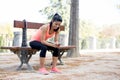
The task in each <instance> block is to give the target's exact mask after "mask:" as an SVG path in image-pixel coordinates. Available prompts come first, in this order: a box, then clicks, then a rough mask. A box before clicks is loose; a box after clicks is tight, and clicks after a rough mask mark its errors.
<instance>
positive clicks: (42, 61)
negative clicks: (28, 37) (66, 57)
mask: <svg viewBox="0 0 120 80" xmlns="http://www.w3.org/2000/svg"><path fill="white" fill-rule="evenodd" d="M30 46H31V47H32V48H33V49H38V50H41V52H40V55H39V56H40V69H39V71H40V72H41V73H42V74H48V72H47V71H46V69H45V65H44V64H45V57H46V51H47V47H46V46H45V45H43V44H42V43H40V42H38V41H32V42H30Z"/></svg>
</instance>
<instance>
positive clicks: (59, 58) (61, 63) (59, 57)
mask: <svg viewBox="0 0 120 80" xmlns="http://www.w3.org/2000/svg"><path fill="white" fill-rule="evenodd" d="M63 54H64V51H62V52H60V53H59V56H58V60H59V62H60V63H59V65H64V63H63V62H62V60H61V57H62V55H63Z"/></svg>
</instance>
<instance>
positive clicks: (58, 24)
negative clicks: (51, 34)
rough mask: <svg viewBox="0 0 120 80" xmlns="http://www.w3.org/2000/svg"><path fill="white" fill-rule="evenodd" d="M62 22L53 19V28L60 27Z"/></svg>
mask: <svg viewBox="0 0 120 80" xmlns="http://www.w3.org/2000/svg"><path fill="white" fill-rule="evenodd" d="M60 24H61V22H60V21H53V23H52V29H57V28H59V27H60Z"/></svg>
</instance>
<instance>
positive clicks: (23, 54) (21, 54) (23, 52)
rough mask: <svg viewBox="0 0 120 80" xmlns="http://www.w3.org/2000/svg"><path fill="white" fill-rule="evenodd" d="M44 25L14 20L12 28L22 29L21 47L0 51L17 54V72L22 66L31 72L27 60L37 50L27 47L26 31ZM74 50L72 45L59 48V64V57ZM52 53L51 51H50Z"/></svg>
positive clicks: (62, 29) (62, 28) (5, 47)
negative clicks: (18, 61)
mask: <svg viewBox="0 0 120 80" xmlns="http://www.w3.org/2000/svg"><path fill="white" fill-rule="evenodd" d="M42 25H44V24H43V23H35V22H27V21H26V20H23V21H18V20H14V27H15V28H22V43H21V46H10V47H8V46H1V47H0V49H9V50H10V51H12V52H13V53H14V54H17V56H18V58H19V59H20V62H21V64H20V65H19V66H18V68H17V70H21V69H22V66H23V64H26V65H27V69H28V70H33V68H32V66H31V65H30V64H29V60H30V59H31V57H32V55H33V54H35V53H36V52H37V51H38V50H36V49H32V48H31V47H30V46H28V45H27V29H38V28H39V27H41V26H42ZM60 30H61V31H64V30H65V29H64V26H60ZM73 48H75V46H74V45H69V46H60V47H59V49H60V53H59V57H58V60H59V62H60V64H63V62H62V60H61V57H62V55H63V54H64V52H67V51H68V50H71V49H73ZM50 52H52V51H50Z"/></svg>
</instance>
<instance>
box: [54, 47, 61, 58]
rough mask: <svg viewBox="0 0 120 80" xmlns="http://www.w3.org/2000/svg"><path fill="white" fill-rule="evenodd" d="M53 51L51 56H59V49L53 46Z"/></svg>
mask: <svg viewBox="0 0 120 80" xmlns="http://www.w3.org/2000/svg"><path fill="white" fill-rule="evenodd" d="M53 51H54V52H53V56H54V57H58V56H59V53H60V50H59V49H58V48H54V50H53Z"/></svg>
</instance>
